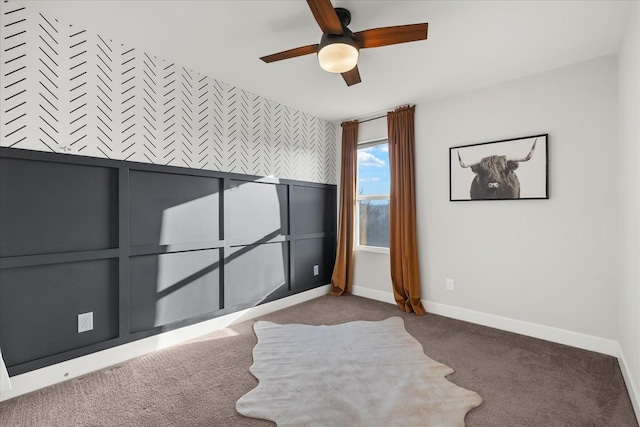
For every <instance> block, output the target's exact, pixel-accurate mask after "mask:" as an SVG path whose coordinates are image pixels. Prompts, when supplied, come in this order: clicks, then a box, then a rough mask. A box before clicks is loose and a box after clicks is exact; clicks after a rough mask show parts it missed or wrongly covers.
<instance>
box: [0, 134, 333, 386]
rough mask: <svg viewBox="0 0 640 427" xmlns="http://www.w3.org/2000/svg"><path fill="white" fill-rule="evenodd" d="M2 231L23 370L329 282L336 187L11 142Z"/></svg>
mask: <svg viewBox="0 0 640 427" xmlns="http://www.w3.org/2000/svg"><path fill="white" fill-rule="evenodd" d="M0 235H1V236H2V238H1V239H0V347H1V348H2V355H3V358H4V360H5V362H6V364H7V366H8V369H9V373H10V374H11V375H17V374H20V373H23V372H27V371H31V370H33V369H38V368H41V367H43V366H47V365H50V364H53V363H57V362H60V361H63V360H68V359H71V358H74V357H78V356H82V355H85V354H88V353H92V352H95V351H99V350H102V349H105V348H109V347H115V346H118V345H121V344H124V343H127V342H130V341H134V340H138V339H140V338H144V337H147V336H150V335H154V334H158V333H160V332H163V331H167V330H170V329H175V328H178V327H181V326H185V325H188V324H193V323H197V322H201V321H203V320H207V319H211V318H213V317H217V316H221V315H224V314H229V313H232V312H235V311H238V310H242V309H245V308H249V307H253V306H256V305H259V304H262V303H265V302H269V301H273V300H276V299H279V298H282V297H286V296H290V295H293V294H295V293H298V292H302V291H306V290H309V289H312V288H315V287H318V286H322V285H325V284H326V283H328V282H329V281H330V276H331V271H332V269H333V263H334V260H335V244H336V186H335V185H329V184H321V183H315V182H304V181H294V180H282V179H276V178H263V177H257V176H251V175H241V174H232V173H225V172H217V171H206V170H198V169H190V168H181V167H171V166H160V165H151V164H148V163H137V162H130V161H128V162H125V161H116V160H108V159H100V158H95V157H88V156H71V155H64V154H53V153H44V152H37V151H29V150H19V149H9V148H4V147H1V148H0ZM83 313H92V316H93V326H94V327H93V329H92V330H90V331H85V332H79V331H78V315H79V314H83ZM26 337H28V338H29V339H25V338H26ZM212 357H215V355H213V356H212Z"/></svg>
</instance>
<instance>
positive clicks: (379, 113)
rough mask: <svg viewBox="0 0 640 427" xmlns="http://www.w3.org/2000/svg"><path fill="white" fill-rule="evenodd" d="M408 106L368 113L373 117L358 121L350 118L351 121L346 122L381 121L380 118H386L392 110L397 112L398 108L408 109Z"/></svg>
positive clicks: (355, 118)
mask: <svg viewBox="0 0 640 427" xmlns="http://www.w3.org/2000/svg"><path fill="white" fill-rule="evenodd" d="M410 105H411V104H403V105H399V106H397V107H393V108H388V109H386V110H383V111H377V112H375V113H369V115H373V117H369V118H368V119H364V120H360V119H358V118H357V117H354V118H352V119H350V120H347V121H352V120H358V123H366V122H370V121H373V120H378V119H382V118H385V117H387V114H388V113H389V112H391V111H394V110H397V109H398V108H402V107H405V106H407V107H408V106H410ZM360 117H367V115H364V116H360Z"/></svg>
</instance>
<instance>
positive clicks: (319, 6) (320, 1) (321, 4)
mask: <svg viewBox="0 0 640 427" xmlns="http://www.w3.org/2000/svg"><path fill="white" fill-rule="evenodd" d="M307 3H308V4H309V8H310V9H311V13H313V17H314V18H316V22H317V23H318V25H319V26H320V29H321V30H322V32H323V33H325V34H342V33H343V31H344V30H343V29H342V23H341V22H340V18H338V14H337V13H336V11H335V10H334V9H333V5H332V4H331V1H330V0H307Z"/></svg>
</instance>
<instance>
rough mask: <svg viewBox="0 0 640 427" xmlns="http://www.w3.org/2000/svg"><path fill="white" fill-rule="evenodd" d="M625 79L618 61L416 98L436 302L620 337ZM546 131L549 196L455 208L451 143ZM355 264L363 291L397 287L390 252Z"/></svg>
mask: <svg viewBox="0 0 640 427" xmlns="http://www.w3.org/2000/svg"><path fill="white" fill-rule="evenodd" d="M616 78H617V75H616V57H615V56H609V57H605V58H601V59H597V60H593V61H589V62H586V63H581V64H577V65H574V66H571V67H567V68H562V69H559V70H555V71H551V72H547V73H544V74H539V75H535V76H531V77H527V78H523V79H518V80H514V81H511V82H508V83H504V84H500V85H497V86H493V87H489V88H485V89H482V90H478V91H474V92H469V93H465V94H462V95H458V96H453V97H449V98H445V99H442V100H437V101H432V102H425V103H420V102H418V103H417V105H416V171H417V172H416V187H417V201H418V212H417V214H418V233H419V236H418V244H419V251H420V268H421V280H422V297H423V299H426V300H427V302H429V303H435V304H431V306H432V307H434V306H438V305H440V307H442V304H444V305H446V306H452V307H455V308H457V309H466V310H472V311H474V312H481V313H484V314H487V315H491V316H494V317H495V316H500V318H508V319H514V320H516V321H519V322H520V323H522V322H527V323H526V324H534V325H541V326H542V327H548V331H555V329H552V328H557V329H559V330H563V331H571V332H575V333H578V334H585V335H586V336H590V337H600V338H604V339H605V340H604V342H606V343H611V342H614V341H611V340H615V339H616V338H617V334H616V321H615V319H616V259H615V249H616V226H615V219H616V218H615V213H616V183H617V177H616V172H615V161H616V153H615V146H616V139H617V104H616V99H617V96H616ZM382 122H384V120H382ZM369 123H375V122H369ZM369 123H366V124H364V125H363V127H364V126H365V125H368V124H369ZM376 126H379V125H376ZM385 126H386V123H385ZM385 132H386V128H384V129H378V133H385ZM364 133H367V134H369V130H366V131H365V130H364V129H363V131H361V135H362V134H364ZM541 133H549V157H550V172H549V176H550V194H551V198H550V199H549V200H526V201H476V202H456V203H452V202H449V194H448V191H449V162H448V156H449V147H452V146H456V145H464V144H473V143H481V142H487V141H495V140H501V139H506V138H511V137H520V136H528V135H535V134H541ZM382 136H384V135H382ZM355 268H356V270H355V279H354V287H355V289H356V292H355V293H360V294H368V295H374V294H376V295H379V296H380V295H382V294H380V293H379V292H380V291H381V292H391V283H390V278H389V275H388V273H387V272H388V255H385V254H373V253H362V252H358V253H357V254H356V266H355ZM446 278H452V279H454V280H455V291H453V292H451V291H446V290H445V279H446ZM371 291H374V292H373V293H372V292H371ZM375 291H378V292H375ZM428 305H429V304H428ZM427 309H429V307H427Z"/></svg>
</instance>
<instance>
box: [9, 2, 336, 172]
mask: <svg viewBox="0 0 640 427" xmlns="http://www.w3.org/2000/svg"><path fill="white" fill-rule="evenodd" d="M1 25H2V27H1V40H2V49H1V52H0V60H1V63H2V86H1V87H0V97H1V101H2V121H1V125H2V129H1V131H0V132H1V137H2V138H1V140H0V145H2V146H5V147H14V148H25V149H31V150H40V151H51V152H63V153H70V154H80V155H87V156H95V157H105V158H110V159H122V160H131V161H138V162H147V163H155V164H163V165H175V166H186V167H190V168H198V169H211V170H220V171H225V172H237V173H242V174H248V175H260V176H268V175H273V176H275V177H277V178H289V179H298V180H303V181H314V182H323V183H330V184H335V175H336V170H337V169H336V149H335V144H336V128H335V126H334V125H333V124H332V123H329V122H326V121H324V120H321V119H319V118H317V117H313V116H310V115H308V114H305V113H303V112H300V111H297V110H294V109H292V108H289V107H287V106H284V105H281V104H278V103H277V102H274V101H271V100H268V99H265V98H263V97H260V96H258V95H255V94H252V93H249V92H246V91H244V90H242V89H240V88H237V87H233V86H230V85H228V84H226V83H223V82H220V81H217V80H215V79H213V78H211V77H208V76H205V75H202V74H198V73H197V72H195V71H192V70H188V69H185V68H184V67H181V66H180V65H178V64H174V63H171V62H169V61H165V60H163V59H161V58H157V57H155V56H153V55H150V54H148V53H146V52H141V51H139V50H136V49H135V48H133V47H131V46H126V45H122V44H120V43H117V42H115V41H113V40H111V39H109V38H108V37H105V36H101V35H98V34H92V33H90V32H89V31H86V30H83V29H81V28H76V27H75V26H70V25H67V24H63V23H61V22H59V21H58V20H56V19H52V18H50V17H45V16H43V15H41V14H39V13H37V12H35V11H33V10H31V9H29V8H25V7H23V6H21V5H19V4H17V3H14V2H9V3H7V2H3V3H2V15H1Z"/></svg>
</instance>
